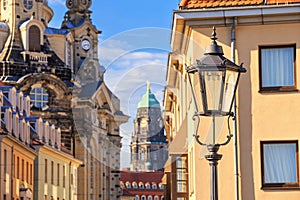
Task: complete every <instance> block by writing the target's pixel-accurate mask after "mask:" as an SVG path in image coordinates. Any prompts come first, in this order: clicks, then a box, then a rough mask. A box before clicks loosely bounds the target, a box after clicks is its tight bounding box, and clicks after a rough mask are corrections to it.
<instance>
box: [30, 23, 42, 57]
mask: <svg viewBox="0 0 300 200" xmlns="http://www.w3.org/2000/svg"><path fill="white" fill-rule="evenodd" d="M29 38H30V40H29V51H35V52H40V51H41V44H40V41H41V31H40V29H39V27H37V26H35V25H32V26H31V27H30V28H29Z"/></svg>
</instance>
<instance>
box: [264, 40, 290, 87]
mask: <svg viewBox="0 0 300 200" xmlns="http://www.w3.org/2000/svg"><path fill="white" fill-rule="evenodd" d="M295 49H296V47H295V45H285V46H273V47H272V46H261V47H259V57H260V59H259V60H260V90H262V91H268V90H269V91H274V90H275V91H282V90H291V89H296V80H295V77H296V76H295V74H296V72H295V69H296V67H295V63H296V62H295V59H296V50H295Z"/></svg>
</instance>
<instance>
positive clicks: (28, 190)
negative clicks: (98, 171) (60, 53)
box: [0, 86, 82, 200]
mask: <svg viewBox="0 0 300 200" xmlns="http://www.w3.org/2000/svg"><path fill="white" fill-rule="evenodd" d="M29 102H30V98H29V96H27V95H24V94H23V93H22V92H21V91H17V90H16V89H15V88H14V87H12V86H0V104H1V113H2V114H1V127H2V129H1V134H0V138H1V140H0V149H1V190H0V196H1V199H24V200H27V199H37V200H40V199H45V200H46V199H70V200H71V199H77V195H78V187H77V174H78V172H77V170H78V167H79V166H80V165H81V164H82V162H81V161H79V160H77V159H75V158H74V156H73V155H72V154H71V152H70V151H69V150H67V149H66V148H65V147H64V146H62V143H61V130H60V128H58V127H56V126H55V125H53V124H50V123H49V122H48V121H47V120H43V119H42V118H41V117H39V116H31V115H30V113H31V110H30V104H29Z"/></svg>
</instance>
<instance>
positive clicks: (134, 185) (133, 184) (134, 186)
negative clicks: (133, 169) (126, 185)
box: [132, 182, 138, 190]
mask: <svg viewBox="0 0 300 200" xmlns="http://www.w3.org/2000/svg"><path fill="white" fill-rule="evenodd" d="M132 187H133V189H135V190H136V189H137V188H138V186H137V183H136V182H133V183H132Z"/></svg>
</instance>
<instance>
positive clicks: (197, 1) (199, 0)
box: [179, 0, 300, 9]
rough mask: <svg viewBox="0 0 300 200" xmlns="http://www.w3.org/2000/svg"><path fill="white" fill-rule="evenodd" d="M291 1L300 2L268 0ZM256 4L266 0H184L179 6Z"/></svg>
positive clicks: (269, 1)
mask: <svg viewBox="0 0 300 200" xmlns="http://www.w3.org/2000/svg"><path fill="white" fill-rule="evenodd" d="M290 3H300V0H266V4H267V5H271V4H290ZM255 5H264V0H182V1H181V2H180V4H179V8H181V9H194V8H216V7H232V6H255Z"/></svg>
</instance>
